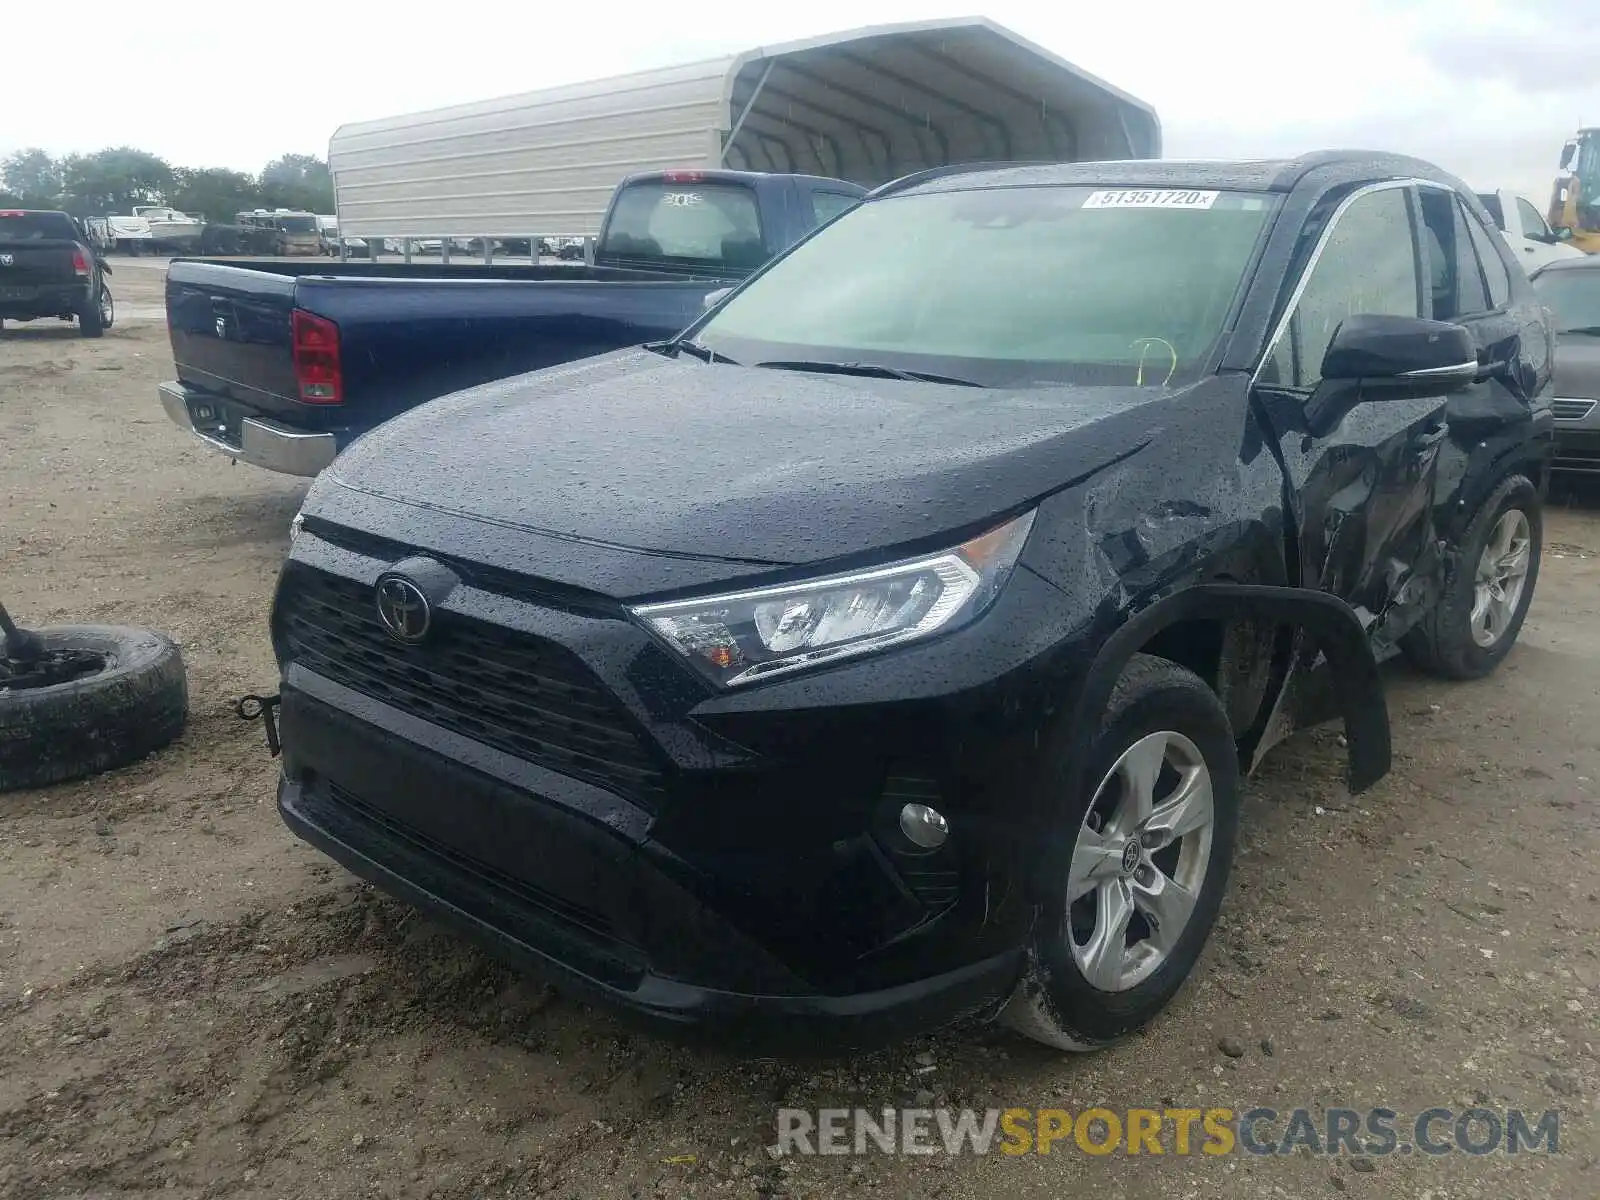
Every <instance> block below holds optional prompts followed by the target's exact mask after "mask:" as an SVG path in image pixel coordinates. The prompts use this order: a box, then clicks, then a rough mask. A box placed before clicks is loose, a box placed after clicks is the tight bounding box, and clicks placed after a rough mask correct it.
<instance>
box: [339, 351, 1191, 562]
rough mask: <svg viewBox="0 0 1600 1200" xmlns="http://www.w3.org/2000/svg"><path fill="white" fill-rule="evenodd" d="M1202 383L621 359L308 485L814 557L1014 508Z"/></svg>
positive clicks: (695, 553) (390, 431)
mask: <svg viewBox="0 0 1600 1200" xmlns="http://www.w3.org/2000/svg"><path fill="white" fill-rule="evenodd" d="M1217 382H1218V381H1217V380H1216V379H1212V380H1209V381H1208V382H1207V383H1202V384H1198V385H1194V386H1192V387H1189V388H1186V389H1170V390H1157V389H1152V388H1143V389H1134V388H1110V387H1051V388H1043V389H1027V390H993V389H981V388H968V387H959V386H947V385H939V384H929V383H922V382H912V381H901V380H894V379H874V378H862V377H857V376H842V375H819V374H812V373H804V372H794V371H780V370H769V369H758V368H744V367H733V366H727V365H715V366H711V365H706V364H704V363H701V362H699V361H694V360H684V359H676V360H674V359H668V358H664V357H662V356H660V355H658V354H654V353H651V352H648V351H638V350H636V351H624V352H621V353H619V354H612V355H605V356H601V357H599V358H594V359H587V360H584V361H583V362H581V363H575V364H569V365H567V366H564V367H556V368H551V369H549V370H545V371H539V372H535V373H533V374H530V375H522V376H518V377H516V378H512V379H506V380H501V381H499V382H497V383H493V384H488V385H485V386H482V387H477V388H472V389H470V390H468V391H465V392H460V393H457V394H455V395H452V396H448V397H444V398H442V399H440V400H436V401H433V402H432V403H429V404H426V405H423V406H422V407H421V408H418V409H414V410H412V411H411V412H409V413H406V414H404V415H402V416H400V417H398V418H396V419H395V420H393V421H390V422H388V423H386V424H384V425H381V426H379V427H378V428H377V429H375V430H374V431H372V432H371V433H368V434H367V435H365V436H364V437H362V438H361V439H359V440H358V441H357V442H356V443H355V444H354V445H353V446H352V447H350V449H348V450H347V451H346V452H345V453H344V454H342V455H341V456H340V457H339V459H338V460H337V461H336V462H335V463H334V464H333V466H332V467H330V468H329V470H328V472H326V473H325V477H328V476H331V481H332V483H334V484H338V485H342V487H344V488H347V489H353V490H355V491H357V492H360V493H364V494H365V495H366V496H368V497H374V498H382V499H384V500H388V501H396V502H400V503H402V504H405V505H409V506H415V507H416V508H418V509H423V510H430V511H432V512H434V513H437V514H439V515H440V516H441V517H443V516H446V515H448V516H449V517H450V518H451V519H452V520H453V519H455V518H462V517H466V518H472V519H475V520H477V521H482V522H488V523H491V524H493V525H497V526H500V527H502V528H504V527H510V528H519V529H524V530H527V531H530V532H534V533H540V534H545V535H550V536H554V537H558V538H562V539H569V540H570V539H577V540H580V541H583V542H587V543H591V544H593V545H596V546H601V547H609V548H613V549H616V550H625V551H645V552H649V553H652V554H666V555H676V556H688V557H693V558H702V559H715V560H721V561H723V562H731V563H744V564H766V565H773V566H779V565H787V564H799V563H813V562H820V561H824V560H829V559H837V558H845V557H848V556H850V555H854V554H859V553H865V552H868V551H874V550H880V549H886V548H890V547H897V546H902V545H907V544H910V543H915V542H917V541H919V540H920V539H924V538H927V537H930V536H932V535H937V534H943V533H946V532H951V531H958V530H962V529H964V528H966V527H972V526H975V525H976V524H978V523H980V522H983V521H985V520H987V519H990V518H992V517H995V516H997V515H999V514H1002V513H1005V512H1007V511H1008V510H1012V509H1015V508H1017V507H1019V506H1022V505H1025V504H1027V503H1028V502H1030V501H1033V500H1035V499H1037V498H1039V497H1041V496H1043V495H1046V494H1048V493H1049V492H1052V491H1054V490H1056V489H1058V488H1061V487H1063V486H1065V485H1067V484H1069V483H1071V482H1073V481H1074V480H1076V479H1081V478H1083V477H1085V476H1087V475H1089V474H1091V473H1093V472H1094V471H1095V470H1097V469H1099V468H1100V467H1103V466H1104V465H1106V464H1107V463H1110V462H1114V461H1116V460H1118V459H1120V458H1124V457H1127V456H1129V455H1131V454H1134V453H1136V452H1137V451H1138V450H1139V449H1140V448H1141V447H1142V446H1144V445H1145V444H1147V443H1149V442H1150V441H1151V440H1152V439H1156V438H1159V437H1161V435H1162V429H1163V426H1164V424H1167V422H1165V421H1164V415H1165V414H1167V413H1169V412H1170V414H1171V416H1172V417H1173V418H1174V419H1177V418H1178V417H1179V413H1178V411H1177V410H1179V409H1181V410H1184V411H1185V412H1187V413H1189V414H1190V415H1191V416H1192V415H1193V413H1194V411H1195V401H1197V400H1199V399H1200V397H1198V396H1197V395H1196V393H1199V392H1201V391H1203V390H1204V389H1205V388H1206V387H1207V386H1216V385H1217ZM1183 398H1188V399H1189V400H1190V403H1187V404H1183V403H1176V402H1178V401H1180V400H1182V399H1183ZM1175 403H1176V407H1174V406H1175ZM352 499H354V498H352ZM358 507H365V505H364V504H363V505H359V506H358ZM419 516H420V514H419Z"/></svg>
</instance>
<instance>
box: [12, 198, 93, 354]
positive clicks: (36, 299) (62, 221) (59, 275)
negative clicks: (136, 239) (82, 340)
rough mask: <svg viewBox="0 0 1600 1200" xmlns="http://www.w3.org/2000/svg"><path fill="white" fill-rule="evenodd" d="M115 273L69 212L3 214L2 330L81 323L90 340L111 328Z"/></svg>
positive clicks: (18, 210) (15, 212) (25, 211)
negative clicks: (50, 320)
mask: <svg viewBox="0 0 1600 1200" xmlns="http://www.w3.org/2000/svg"><path fill="white" fill-rule="evenodd" d="M109 274H111V267H110V266H109V265H108V264H107V263H106V261H105V259H103V258H101V257H100V254H99V252H98V251H96V250H95V248H94V245H93V243H92V242H91V240H90V238H89V235H88V234H87V233H85V232H84V230H83V229H82V227H81V226H79V224H78V223H77V222H76V221H75V220H73V219H72V218H71V217H70V216H68V215H67V214H66V213H64V212H41V211H31V210H26V209H14V208H6V209H0V325H3V324H4V323H5V320H6V318H8V317H9V318H10V319H12V320H13V321H34V320H38V319H39V318H41V317H59V318H61V319H62V320H64V321H71V320H76V321H77V322H78V331H79V332H80V333H82V334H83V336H84V337H99V336H100V335H101V334H102V333H104V332H105V331H106V330H107V329H110V328H111V322H112V320H113V319H114V318H115V315H116V314H115V309H114V306H113V304H112V300H111V288H110V286H109V285H108V284H107V283H106V276H107V275H109Z"/></svg>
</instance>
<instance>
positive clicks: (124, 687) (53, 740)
mask: <svg viewBox="0 0 1600 1200" xmlns="http://www.w3.org/2000/svg"><path fill="white" fill-rule="evenodd" d="M34 632H36V633H38V634H39V636H40V637H42V638H43V639H44V642H45V646H46V648H47V649H49V648H55V649H66V648H71V649H75V650H91V651H94V652H96V653H99V654H103V655H104V656H105V657H106V665H105V668H104V669H103V670H101V671H100V672H98V673H97V674H94V675H89V676H85V677H84V678H82V679H75V680H72V681H70V682H68V683H58V684H54V685H52V686H50V687H40V688H19V689H16V690H14V691H0V792H4V791H10V790H11V789H14V788H25V787H30V788H31V787H44V786H46V785H47V784H52V783H64V782H66V781H67V780H69V779H78V778H80V777H82V776H84V775H94V774H98V773H99V772H101V771H109V770H111V769H112V768H113V767H120V766H123V765H125V764H127V763H131V762H134V761H136V760H138V759H141V758H143V757H144V756H145V755H147V754H150V753H151V752H152V751H155V750H159V749H161V747H163V746H165V745H167V743H169V742H171V741H172V740H173V739H174V738H175V737H177V736H178V734H179V733H181V732H182V731H183V727H184V723H185V721H186V720H187V719H188V712H189V691H188V683H187V681H186V679H185V676H184V670H183V656H182V654H181V653H180V652H179V650H178V647H177V645H176V643H174V642H173V641H172V640H171V639H170V638H168V637H166V636H165V635H163V634H159V633H155V632H153V631H151V630H148V629H134V628H130V627H128V626H122V625H56V626H48V627H46V628H44V629H38V630H35V631H34Z"/></svg>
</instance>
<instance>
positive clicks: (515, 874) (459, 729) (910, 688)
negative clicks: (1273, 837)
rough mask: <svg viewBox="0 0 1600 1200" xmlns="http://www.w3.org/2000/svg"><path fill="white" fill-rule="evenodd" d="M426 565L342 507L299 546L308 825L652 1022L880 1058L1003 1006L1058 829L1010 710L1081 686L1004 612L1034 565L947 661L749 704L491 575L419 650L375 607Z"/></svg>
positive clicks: (1030, 707)
mask: <svg viewBox="0 0 1600 1200" xmlns="http://www.w3.org/2000/svg"><path fill="white" fill-rule="evenodd" d="M346 533H350V534H351V535H352V536H350V537H349V538H348V540H346V541H344V542H343V544H340V542H339V541H338V540H337V539H336V538H335V535H338V538H344V537H345V536H346ZM330 539H335V540H330ZM404 558H405V554H404V548H403V547H400V548H396V547H394V546H393V545H392V544H389V543H386V542H383V541H380V540H377V539H374V538H372V537H371V536H370V535H360V534H353V531H346V532H345V533H341V532H340V531H338V530H332V529H329V528H327V527H325V526H324V525H323V524H322V523H321V522H315V521H314V522H308V523H307V525H306V527H305V529H304V530H303V531H302V532H301V534H300V535H299V536H298V537H297V539H296V542H295V546H294V549H293V553H292V557H291V561H290V563H289V564H288V565H287V566H286V568H285V571H284V574H283V577H282V579H281V581H280V586H279V594H278V598H277V602H276V604H275V607H274V618H273V636H274V643H275V648H276V649H277V652H278V655H279V659H280V661H281V662H282V663H283V664H284V668H283V680H282V689H281V691H282V709H281V721H282V742H283V782H282V784H281V787H280V793H279V803H280V809H281V811H282V813H283V817H284V820H285V821H286V823H287V824H288V825H289V826H290V828H291V829H292V830H294V831H295V832H296V833H297V834H299V835H300V836H302V837H304V838H305V839H306V840H308V841H310V842H312V843H313V844H314V845H316V846H318V847H319V848H321V849H323V850H324V851H325V852H326V853H328V854H330V855H331V856H332V857H334V858H336V859H338V860H339V861H340V862H342V863H344V864H345V865H346V866H348V867H349V868H350V869H351V870H353V871H355V872H356V873H357V874H359V875H362V876H364V877H366V878H368V879H371V880H373V881H374V882H376V883H378V884H379V885H380V886H382V887H384V888H385V889H386V890H389V891H391V892H393V893H395V894H396V895H399V896H401V897H403V898H405V899H407V900H409V901H411V902H413V903H416V904H418V905H419V906H422V907H424V908H426V909H428V910H430V911H432V912H434V913H437V914H439V915H440V916H441V917H443V918H444V919H446V920H448V921H450V922H452V923H453V924H455V925H456V926H458V927H459V928H462V929H464V930H466V931H467V932H469V933H470V934H472V935H474V936H476V937H478V938H479V939H481V940H484V941H486V942H488V943H489V944H491V945H492V946H494V947H496V948H497V949H499V950H500V951H501V952H502V953H505V954H507V955H508V956H510V957H512V958H513V959H515V960H517V961H520V962H523V963H526V964H528V965H531V966H533V967H535V968H536V969H539V970H542V971H545V972H547V973H552V974H554V975H555V976H557V977H558V978H559V979H560V980H562V981H564V982H565V983H567V984H568V985H571V986H574V987H576V988H577V989H578V990H580V991H582V992H583V993H585V994H587V995H589V996H591V997H593V998H596V999H599V1000H602V1001H606V1002H610V1003H611V1004H613V1005H616V1006H619V1007H621V1008H623V1009H626V1010H630V1011H632V1012H633V1013H636V1014H639V1015H640V1016H643V1017H645V1018H648V1019H651V1020H652V1021H653V1022H655V1023H657V1024H665V1025H669V1026H687V1025H698V1024H710V1025H712V1026H714V1027H715V1029H716V1030H717V1032H718V1036H719V1037H727V1036H729V1035H730V1034H732V1035H733V1036H734V1037H736V1038H740V1039H748V1040H750V1041H756V1042H759V1041H766V1040H769V1039H771V1038H772V1037H773V1036H777V1037H778V1038H779V1039H783V1038H785V1037H787V1036H790V1035H795V1034H799V1035H800V1036H801V1038H802V1039H804V1037H806V1036H808V1034H807V1032H806V1031H807V1030H810V1031H813V1032H815V1031H816V1027H820V1026H827V1027H829V1028H830V1029H831V1031H832V1032H830V1033H829V1034H828V1036H829V1037H830V1039H832V1043H833V1044H840V1043H848V1044H853V1045H860V1044H871V1043H874V1042H878V1041H882V1040H890V1039H894V1038H899V1037H904V1036H907V1035H909V1034H912V1033H915V1032H918V1031H921V1030H925V1029H931V1028H935V1027H937V1026H940V1025H943V1024H947V1023H949V1022H951V1021H954V1020H957V1019H960V1018H963V1017H969V1016H977V1017H982V1016H985V1015H990V1014H992V1013H993V1012H995V1011H997V1010H998V1008H999V1007H1000V1005H1001V1004H1003V1003H1004V1001H1005V1000H1006V998H1007V997H1008V996H1009V994H1010V992H1011V990H1012V989H1013V987H1014V986H1015V983H1016V981H1017V979H1018V978H1019V976H1020V973H1021V970H1022V965H1023V951H1022V947H1023V946H1024V944H1025V941H1026V935H1027V932H1028V930H1029V929H1030V927H1031V921H1032V918H1033V908H1032V902H1031V899H1030V893H1029V889H1028V887H1027V886H1026V884H1025V879H1026V877H1027V873H1028V865H1027V864H1028V863H1029V861H1030V857H1029V854H1030V851H1031V850H1033V849H1036V846H1037V841H1038V839H1037V838H1036V837H1035V836H1034V835H1033V834H1032V833H1031V832H1030V830H1032V829H1035V828H1037V826H1036V825H1035V824H1034V823H1033V822H1032V821H1031V820H1030V818H1029V815H1028V810H1027V804H1028V801H1029V799H1030V791H1029V789H1028V788H1027V787H1025V786H1023V785H1022V784H1020V783H1019V779H1020V778H1021V777H1022V776H1023V775H1024V774H1026V770H1027V764H1029V763H1031V762H1032V760H1033V758H1034V757H1035V755H1034V753H1033V748H1034V747H1035V746H1036V745H1037V738H1038V736H1039V730H1037V729H1035V728H1034V727H1033V726H1032V725H1031V724H1030V723H1029V722H1027V721H1025V720H1022V719H1020V718H1019V716H1018V714H1019V713H1039V712H1048V711H1051V710H1052V707H1053V706H1052V705H1051V704H1048V703H1045V702H1042V701H1039V700H1038V697H1037V696H1036V695H1034V694H1032V689H1034V688H1035V687H1037V686H1040V684H1041V681H1045V680H1047V681H1048V682H1049V686H1055V684H1056V683H1057V682H1059V681H1060V680H1061V679H1062V677H1063V676H1064V675H1065V674H1069V673H1070V672H1069V671H1067V670H1064V669H1063V667H1062V664H1060V663H1059V662H1056V663H1049V662H1037V661H1035V660H1036V659H1037V658H1038V655H1037V653H1036V651H1035V648H1034V647H1032V646H1029V645H1025V644H1023V645H1018V644H1014V643H1015V631H1016V630H1017V628H1018V626H1019V624H1023V623H1026V624H1030V625H1031V626H1033V627H1038V625H1039V622H1038V621H1031V622H1029V621H1027V615H1026V614H1024V613H1022V612H1020V611H1013V612H1011V613H1009V614H1008V613H1006V612H1004V611H1001V610H1003V609H1005V608H1006V607H1015V608H1017V609H1026V608H1028V607H1029V606H1032V607H1034V608H1035V609H1037V608H1038V606H1039V605H1040V603H1041V598H1042V597H1043V596H1045V595H1054V594H1055V593H1054V589H1053V588H1052V587H1051V585H1049V584H1047V583H1045V582H1044V581H1042V580H1040V579H1038V578H1037V577H1036V576H1032V575H1031V574H1028V573H1026V572H1019V573H1018V574H1017V575H1016V576H1015V577H1014V578H1013V580H1012V584H1011V586H1010V587H1008V589H1007V590H1006V592H1005V593H1003V594H1002V597H1001V599H1000V600H999V601H998V602H997V606H998V607H997V611H996V612H995V613H994V614H992V615H994V616H995V617H996V618H997V619H996V620H995V621H994V622H993V624H990V623H989V622H988V621H987V620H986V621H984V622H979V623H977V624H976V625H974V626H972V627H969V628H968V629H966V630H963V631H958V632H956V633H955V634H953V635H951V637H950V638H949V639H945V640H944V644H943V646H940V645H936V644H930V645H928V646H924V647H920V648H917V649H913V648H909V647H908V648H906V649H905V650H903V651H902V652H900V653H898V654H895V655H892V656H885V658H884V659H882V660H880V661H874V662H865V661H864V662H862V663H860V664H857V665H856V666H854V667H853V668H843V669H839V670H835V671H830V672H827V673H824V675H823V676H817V677H813V678H795V679H793V680H791V681H789V682H788V683H784V684H776V683H775V684H770V685H765V686H763V687H760V688H753V689H750V690H749V691H748V692H745V693H742V694H737V695H735V694H714V693H712V692H711V690H710V688H709V685H707V684H705V683H704V682H702V681H701V680H699V678H698V676H696V675H695V674H694V673H693V672H692V671H690V670H689V669H688V668H687V667H686V666H685V665H683V664H682V663H680V662H678V661H677V660H676V659H675V658H674V657H672V656H671V655H670V653H669V652H668V651H667V650H665V649H664V648H662V647H661V646H660V645H658V644H657V643H656V642H655V641H654V640H653V639H651V638H650V637H649V635H648V634H646V633H645V632H644V630H642V629H641V628H640V627H638V626H637V625H636V624H635V623H633V622H632V621H630V620H628V619H626V618H625V617H624V616H623V615H622V614H621V613H620V610H616V609H615V608H614V607H613V608H612V609H610V610H608V609H607V608H606V607H605V604H604V603H603V602H597V601H596V599H595V598H592V597H583V596H578V595H575V594H573V593H570V592H566V591H556V592H551V591H545V590H542V587H541V585H540V584H539V583H538V581H532V580H526V579H524V580H522V581H521V583H520V585H517V586H512V584H513V582H514V581H509V580H504V579H497V578H495V577H493V576H492V575H491V576H479V575H474V574H472V571H473V568H472V567H471V566H470V565H469V564H461V563H454V562H452V563H451V564H450V566H451V569H452V570H455V569H459V570H460V571H461V572H462V573H463V574H464V575H465V576H466V578H465V580H464V581H463V582H461V583H459V584H457V585H455V586H454V587H453V588H451V589H450V590H449V591H448V592H447V594H445V595H444V596H443V597H442V598H441V600H440V602H439V603H438V604H437V605H436V606H435V609H434V619H435V623H434V624H433V626H432V627H431V630H430V632H429V634H428V637H427V639H425V641H424V642H423V643H419V644H417V645H413V646H405V645H402V644H401V643H398V642H395V641H394V640H393V639H392V638H388V635H386V634H385V633H384V631H383V630H382V628H381V626H379V625H377V623H376V614H375V602H374V599H373V596H374V584H375V583H376V580H377V578H378V576H379V575H380V574H381V573H382V572H384V571H386V570H389V569H392V568H394V567H395V565H396V563H397V561H404ZM437 561H438V560H435V562H436V564H437ZM407 569H408V570H409V571H414V570H415V569H416V568H415V567H409V568H407ZM986 630H987V631H988V632H985V631H986ZM1008 630H1009V631H1010V632H1009V634H1008V633H1007V631H1008ZM963 638H965V639H967V644H966V645H965V646H957V647H953V646H952V645H951V643H952V642H954V641H956V640H958V639H963ZM1008 638H1009V643H1010V644H1002V643H1003V642H1005V641H1006V640H1007V639H1008ZM463 664H465V666H463ZM957 664H959V665H957ZM980 665H981V669H982V671H984V672H985V675H984V677H983V679H982V680H981V681H978V682H976V683H975V682H974V679H973V678H963V667H964V666H971V668H972V670H974V671H977V670H979V669H980ZM1035 672H1037V678H1036V677H1035ZM918 687H921V688H923V689H924V694H920V695H919V694H917V692H916V688H918ZM851 689H856V690H855V692H854V695H853V699H854V700H855V701H856V702H855V703H846V702H845V693H846V692H849V691H850V690H851ZM830 692H831V694H828V693H830ZM1055 711H1060V709H1059V708H1055ZM1053 795H1054V793H1053V792H1052V793H1051V796H1053ZM910 799H915V800H919V801H927V802H930V803H932V804H933V805H934V806H935V807H937V808H938V809H939V810H940V811H942V812H943V813H945V815H946V817H947V818H948V820H949V822H950V831H951V832H950V841H949V843H948V844H947V845H946V846H945V847H943V848H941V849H940V850H938V851H936V852H932V853H929V852H927V851H924V850H920V849H918V848H916V847H912V846H911V845H910V843H909V842H907V841H905V839H904V835H903V834H899V832H898V824H897V817H898V814H899V811H900V808H901V806H902V805H903V804H904V803H906V802H907V801H908V800H910ZM775 1018H776V1019H775Z"/></svg>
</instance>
